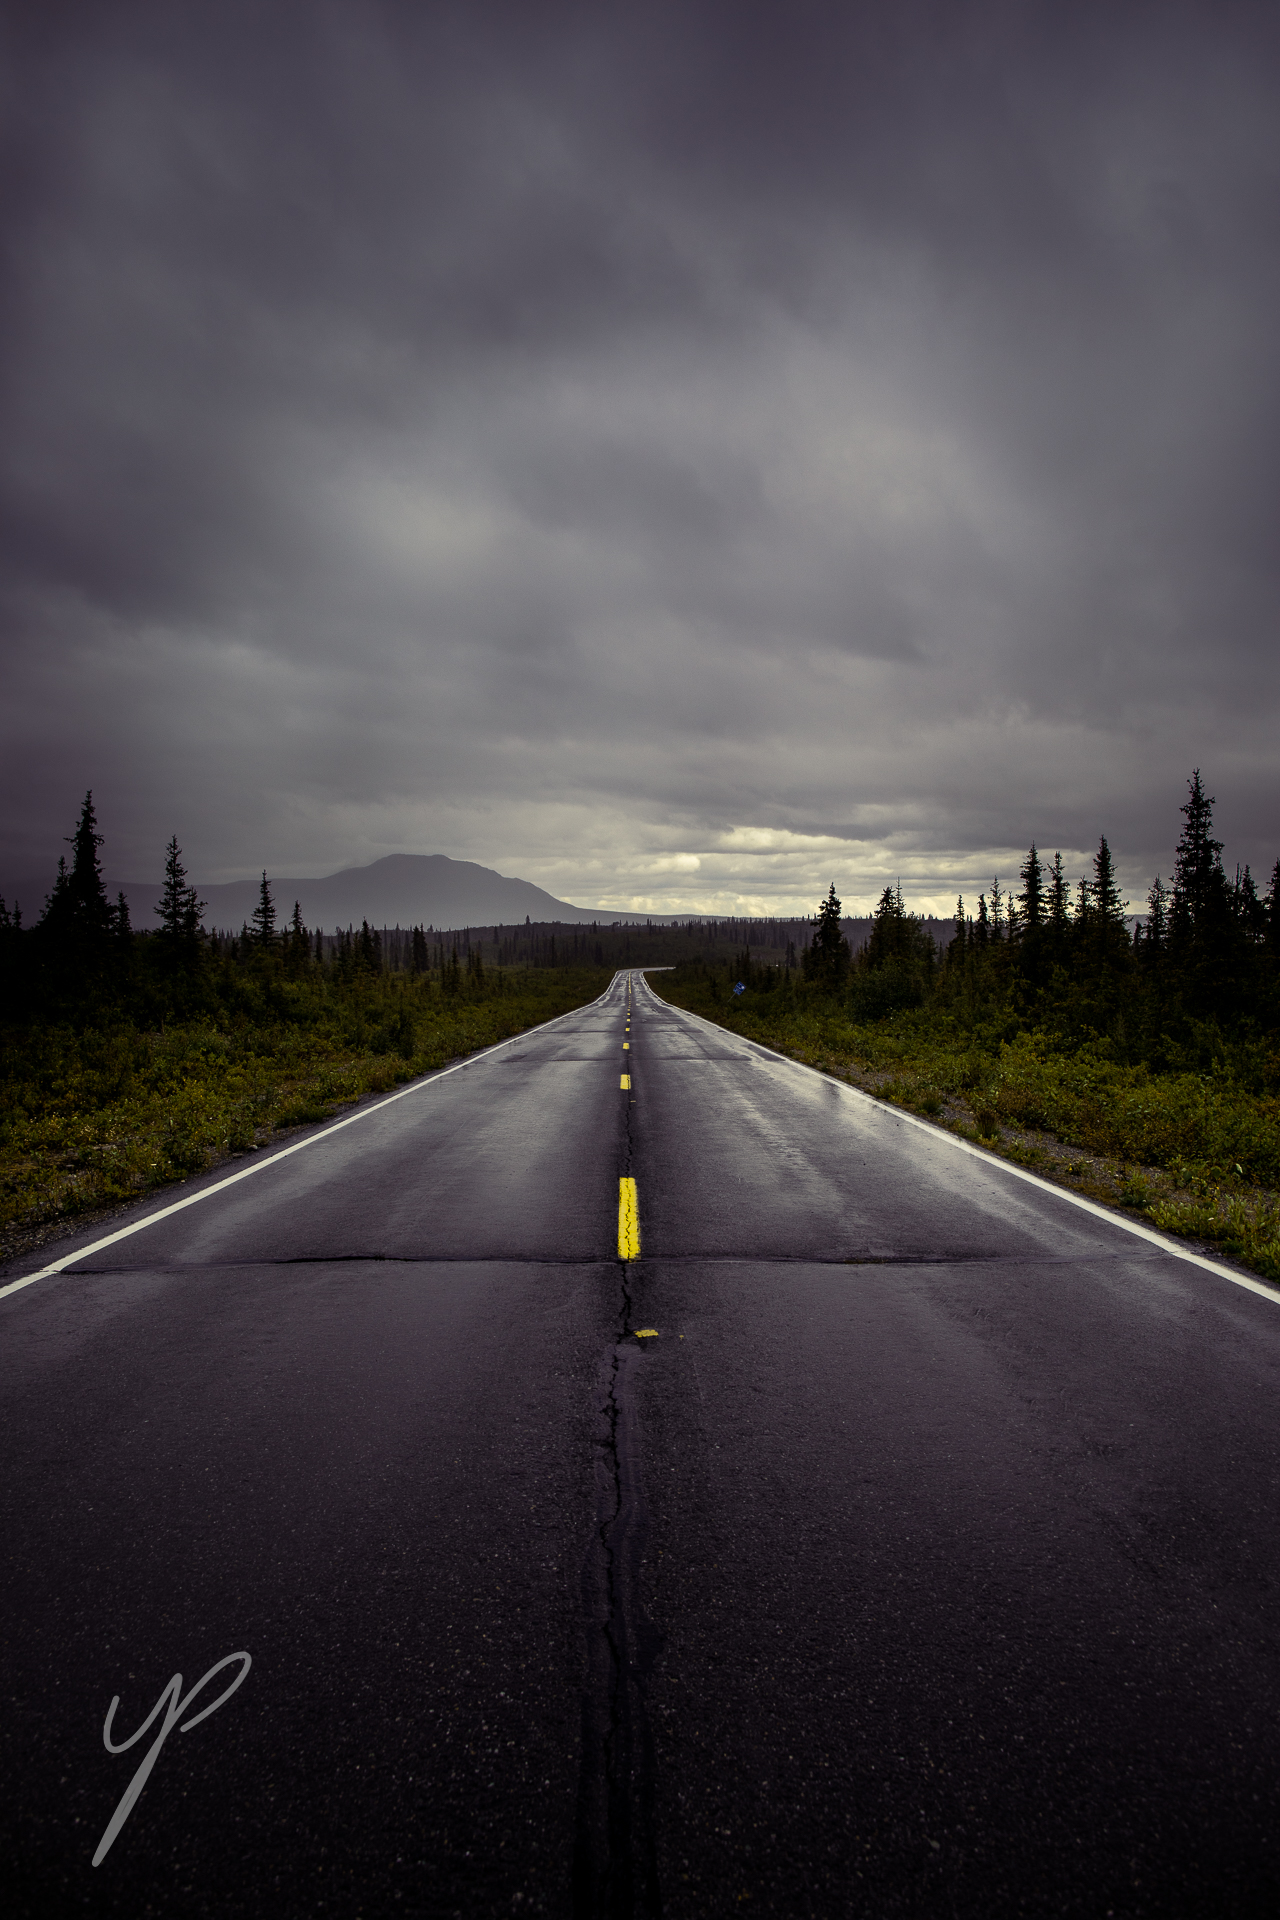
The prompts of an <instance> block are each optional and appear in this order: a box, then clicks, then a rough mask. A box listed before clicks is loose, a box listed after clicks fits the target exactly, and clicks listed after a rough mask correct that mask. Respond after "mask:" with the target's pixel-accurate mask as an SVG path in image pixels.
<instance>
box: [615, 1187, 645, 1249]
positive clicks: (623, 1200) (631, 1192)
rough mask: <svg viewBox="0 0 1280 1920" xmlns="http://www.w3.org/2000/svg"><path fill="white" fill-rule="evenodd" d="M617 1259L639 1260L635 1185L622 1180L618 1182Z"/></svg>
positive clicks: (638, 1228)
mask: <svg viewBox="0 0 1280 1920" xmlns="http://www.w3.org/2000/svg"><path fill="white" fill-rule="evenodd" d="M618 1258H619V1260H638V1259H639V1258H640V1207H639V1202H638V1201H637V1199H636V1183H635V1181H634V1180H629V1179H627V1178H625V1177H624V1178H623V1179H621V1180H619V1182H618Z"/></svg>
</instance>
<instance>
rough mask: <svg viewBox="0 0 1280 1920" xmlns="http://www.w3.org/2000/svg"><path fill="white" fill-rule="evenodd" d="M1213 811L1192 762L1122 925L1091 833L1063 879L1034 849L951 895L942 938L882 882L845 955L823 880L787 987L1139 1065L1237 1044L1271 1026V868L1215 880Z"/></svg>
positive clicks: (1276, 952)
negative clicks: (1160, 852)
mask: <svg viewBox="0 0 1280 1920" xmlns="http://www.w3.org/2000/svg"><path fill="white" fill-rule="evenodd" d="M1214 805H1215V801H1214V798H1213V796H1212V795H1211V794H1209V793H1208V792H1207V791H1206V789H1205V785H1204V781H1203V779H1202V778H1201V775H1200V771H1199V769H1198V768H1197V769H1196V771H1195V772H1193V774H1192V775H1191V778H1190V779H1189V780H1188V782H1187V799H1186V802H1185V804H1184V805H1183V806H1182V808H1181V818H1182V829H1181V833H1180V835H1179V838H1178V844H1177V850H1176V853H1175V856H1174V865H1173V872H1172V875H1171V876H1170V878H1169V880H1168V881H1167V882H1166V881H1165V879H1164V878H1163V877H1161V876H1160V875H1157V876H1156V878H1155V879H1154V880H1153V881H1152V883H1151V887H1150V890H1149V892H1148V895H1147V900H1146V909H1147V911H1146V914H1145V916H1142V915H1139V916H1136V917H1135V918H1134V921H1133V924H1132V926H1131V925H1130V920H1129V918H1128V915H1127V908H1128V906H1129V904H1130V903H1129V902H1128V901H1126V900H1124V899H1123V898H1122V897H1121V892H1120V887H1119V884H1118V882H1117V879H1116V870H1115V861H1114V857H1113V855H1112V852H1111V848H1110V845H1109V843H1108V841H1107V839H1106V836H1105V835H1103V836H1102V837H1100V839H1099V842H1098V849H1097V852H1096V853H1095V854H1094V856H1093V861H1092V870H1091V872H1089V873H1087V874H1085V875H1083V876H1081V877H1080V878H1079V879H1078V880H1077V881H1076V882H1075V884H1074V885H1073V884H1072V883H1071V881H1070V880H1069V879H1068V877H1067V874H1066V873H1065V871H1064V869H1063V862H1062V856H1061V854H1055V855H1054V857H1053V859H1052V860H1051V861H1050V860H1047V859H1046V858H1045V857H1044V856H1043V855H1042V854H1041V852H1040V850H1039V848H1038V847H1037V846H1036V845H1035V844H1034V843H1033V844H1032V845H1031V846H1030V847H1029V848H1028V850H1027V855H1026V858H1025V859H1024V861H1023V863H1022V866H1021V869H1020V871H1019V874H1018V882H1017V885H1016V886H1010V887H1004V886H1002V885H1001V883H1000V881H999V879H998V878H997V879H995V880H993V882H992V884H991V887H990V889H989V890H986V891H984V892H982V893H980V894H979V896H978V899H977V901H976V902H975V903H974V905H973V906H972V907H969V906H967V905H966V903H965V900H964V898H963V896H962V897H961V898H960V899H959V900H957V902H956V912H955V919H954V923H953V926H952V929H951V935H950V938H949V939H947V940H944V941H935V940H934V938H933V937H932V936H931V934H930V933H929V931H928V929H927V927H926V925H925V922H924V920H923V918H922V916H920V915H917V914H913V913H911V912H909V911H908V910H907V909H906V907H905V906H904V904H903V899H902V891H901V888H900V887H886V888H885V889H884V891H883V893H882V894H881V896H880V899H879V902H878V904H877V906H876V909H875V914H874V917H873V920H872V925H871V931H870V936H869V938H868V939H867V941H866V943H865V945H864V946H862V947H861V948H860V949H859V951H858V952H857V953H853V952H851V951H850V947H849V942H848V940H847V938H846V937H845V935H844V933H843V931H842V913H841V905H840V901H839V898H838V897H837V894H836V890H835V886H834V884H833V885H832V886H831V888H830V891H829V892H828V895H827V897H826V899H825V900H823V901H822V902H821V903H820V905H819V908H818V911H817V913H816V915H815V916H814V918H813V920H812V921H811V923H810V928H811V931H810V936H809V940H808V943H807V946H806V948H805V950H804V952H803V953H802V955H801V977H802V981H803V985H802V987H801V989H800V991H802V992H808V993H810V994H814V995H818V996H821V997H823V998H824V999H827V1000H834V1001H836V1002H838V1003H839V1004H840V1005H841V1006H843V1008H844V1009H845V1010H846V1011H847V1012H848V1014H849V1015H850V1016H851V1017H852V1018H853V1019H855V1020H860V1021H869V1020H879V1019H884V1018H886V1017H889V1016H891V1015H894V1014H899V1013H903V1012H909V1011H911V1010H915V1009H929V1010H930V1011H931V1012H932V1013H933V1014H935V1015H937V1016H940V1017H944V1018H948V1019H950V1020H952V1021H954V1022H959V1023H960V1024H962V1025H968V1026H971V1027H976V1026H986V1027H987V1028H988V1029H993V1030H995V1031H996V1032H997V1034H998V1033H999V1032H1000V1031H1001V1030H1002V1031H1003V1032H1004V1034H1005V1036H1006V1037H1012V1034H1013V1033H1014V1032H1016V1031H1018V1030H1027V1029H1039V1030H1040V1031H1042V1032H1043V1033H1045V1034H1046V1035H1048V1036H1050V1037H1056V1038H1057V1039H1059V1040H1060V1041H1062V1042H1063V1043H1064V1044H1081V1043H1086V1042H1092V1043H1095V1044H1099V1043H1101V1044H1104V1045H1105V1049H1106V1050H1108V1051H1109V1052H1110V1053H1111V1054H1112V1055H1113V1057H1115V1058H1117V1059H1127V1060H1132V1061H1138V1060H1143V1061H1146V1062H1147V1063H1148V1064H1151V1065H1153V1066H1160V1065H1168V1064H1175V1063H1176V1064H1180V1065H1186V1064H1189V1063H1190V1062H1191V1061H1193V1060H1204V1059H1207V1058H1213V1057H1214V1056H1215V1053H1216V1052H1218V1051H1220V1049H1221V1047H1222V1045H1223V1044H1224V1043H1230V1044H1234V1045H1236V1046H1243V1047H1244V1048H1246V1049H1248V1048H1249V1047H1251V1046H1254V1045H1255V1043H1259V1042H1262V1041H1263V1040H1264V1039H1266V1038H1267V1037H1268V1036H1271V1035H1274V1034H1275V1033H1276V1031H1277V1030H1278V1029H1280V860H1278V861H1277V862H1276V863H1275V865H1274V866H1273V868H1272V872H1271V875H1270V879H1269V882H1268V883H1267V886H1266V889H1265V891H1263V890H1261V889H1260V888H1259V887H1258V884H1257V882H1256V881H1255V879H1254V876H1253V875H1252V873H1251V872H1250V870H1249V868H1248V867H1247V866H1246V867H1239V866H1237V867H1236V868H1235V869H1234V872H1230V873H1229V872H1228V870H1227V868H1226V867H1225V866H1224V864H1223V859H1222V853H1223V844H1222V842H1221V840H1219V839H1218V838H1217V836H1216V835H1215V833H1214V826H1213V810H1214ZM718 971H722V969H721V970H718ZM729 977H730V979H731V981H732V984H733V985H734V986H736V985H737V984H738V983H739V982H741V984H742V986H743V987H744V989H747V990H750V989H754V990H755V991H757V992H761V991H763V992H770V991H776V990H777V989H778V988H780V987H784V986H786V985H787V981H788V975H787V973H786V970H785V969H784V968H782V967H769V966H765V967H761V966H760V965H759V964H758V962H757V961H756V960H755V958H754V956H753V955H752V953H751V951H750V949H744V950H743V951H742V952H741V953H740V954H735V955H734V957H733V961H732V963H731V965H730V968H729Z"/></svg>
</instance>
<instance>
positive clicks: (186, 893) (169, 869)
mask: <svg viewBox="0 0 1280 1920" xmlns="http://www.w3.org/2000/svg"><path fill="white" fill-rule="evenodd" d="M164 856H165V857H164V886H163V887H162V889H161V893H160V904H159V905H158V906H157V907H156V909H155V911H156V914H157V916H158V918H159V921H160V931H159V933H158V935H157V938H158V939H159V940H160V941H161V942H162V943H163V948H164V951H166V952H167V954H168V955H169V957H170V959H182V960H187V961H189V960H190V959H192V957H193V956H194V955H195V953H196V950H197V948H198V946H199V942H200V935H201V934H202V933H203V932H204V924H203V914H204V905H205V903H204V901H203V900H201V899H200V898H199V897H198V895H197V893H196V890H195V888H194V887H192V886H189V885H188V884H187V870H186V868H185V867H184V866H183V864H182V849H181V847H180V846H179V845H178V836H177V834H174V835H173V836H172V837H171V838H170V841H169V844H168V846H167V847H166V848H165V850H164Z"/></svg>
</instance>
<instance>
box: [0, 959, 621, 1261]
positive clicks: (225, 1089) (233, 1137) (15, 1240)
mask: <svg viewBox="0 0 1280 1920" xmlns="http://www.w3.org/2000/svg"><path fill="white" fill-rule="evenodd" d="M609 978H610V973H609V970H608V969H595V968H583V969H574V970H570V969H562V970H556V969H545V970H535V971H530V972H529V973H527V974H522V975H516V976H510V975H508V976H507V977H506V979H505V980H504V981H502V982H501V983H496V982H495V977H494V976H493V975H490V976H488V977H487V980H486V983H485V989H484V990H483V991H482V992H477V993H475V994H474V995H472V996H470V997H469V996H468V994H467V992H466V991H465V990H464V991H463V992H462V993H460V994H459V995H455V996H452V997H450V996H447V995H445V994H444V993H442V992H441V991H439V989H438V985H437V986H435V987H433V986H432V985H429V984H428V983H427V982H425V981H417V982H415V981H411V980H408V979H406V978H403V977H401V978H400V979H397V980H394V981H391V980H387V979H378V980H372V981H368V982H364V983H360V982H357V983H355V985H354V986H350V987H348V988H346V989H345V990H344V991H343V992H342V994H341V995H340V996H331V997H330V998H328V999H326V1000H324V1001H323V1002H321V1003H320V1005H319V1007H318V1008H317V1005H316V996H315V993H314V991H312V992H310V993H309V994H300V995H299V996H298V1002H297V1005H296V1006H294V1007H291V1006H290V1002H289V997H288V994H287V992H286V993H285V994H283V995H280V994H277V995H276V996H274V1005H273V1007H272V1009H271V1012H272V1016H273V1017H270V1018H263V1017H259V1018H257V1019H248V1018H246V1017H245V1016H244V1015H243V1014H241V1015H240V1016H238V1017H232V1018H228V1017H227V1014H226V1012H225V1010H224V1011H223V1012H222V1013H221V1014H214V1015H213V1016H211V1017H205V1018H202V1019H199V1020H193V1021H188V1022H184V1023H179V1024H177V1025H173V1024H167V1025H166V1026H165V1027H164V1028H163V1029H161V1030H159V1031H155V1032H150V1031H144V1030H141V1029H139V1028H138V1027H136V1026H133V1025H129V1024H124V1023H122V1024H119V1025H116V1026H113V1027H110V1028H107V1029H105V1030H96V1031H95V1030H91V1031H88V1032H82V1033H77V1032H75V1031H73V1030H72V1029H71V1028H69V1027H64V1026H52V1027H51V1026H35V1027H31V1026H28V1027H24V1028H21V1029H11V1030H9V1031H7V1032H5V1033H4V1034H3V1035H0V1042H2V1043H3V1054H2V1056H0V1058H2V1062H3V1065H2V1069H0V1257H5V1258H9V1257H12V1256H13V1254H14V1253H16V1252H19V1251H22V1250H23V1249H24V1248H25V1247H27V1246H30V1245H33V1244H38V1243H39V1241H41V1240H43V1239H47V1238H49V1237H50V1230H51V1229H53V1228H56V1227H57V1226H58V1225H59V1224H60V1223H64V1222H67V1221H70V1220H73V1219H76V1218H78V1217H83V1216H84V1215H86V1214H90V1215H92V1214H95V1213H100V1212H102V1211H103V1210H106V1209H110V1208H113V1207H117V1206H119V1205H121V1204H123V1203H125V1202H128V1201H131V1200H135V1199H137V1198H138V1197H139V1196H140V1195H143V1194H146V1193H148V1192H150V1191H151V1190H153V1189H155V1188H158V1187H163V1186H165V1185H166V1184H168V1183H169V1182H172V1181H174V1180H180V1179H183V1178H186V1177H189V1176H190V1175H192V1174H196V1173H200V1172H203V1171H204V1170H205V1169H207V1168H209V1167H212V1166H215V1165H217V1163H218V1162H219V1161H221V1160H224V1159H227V1158H229V1157H231V1156H233V1155H236V1154H243V1153H247V1152H250V1151H252V1150H253V1149H254V1148H256V1147H260V1146H263V1145H265V1144H266V1143H267V1142H268V1141H269V1140H270V1139H271V1138H272V1137H273V1135H274V1134H276V1133H278V1132H279V1131H281V1130H283V1129H288V1128H292V1127H298V1126H309V1125H315V1124H316V1123H318V1122H321V1121H324V1120H327V1119H330V1118H331V1117H332V1116H333V1115H334V1114H336V1113H338V1112H339V1111H340V1110H341V1109H342V1108H343V1107H346V1106H349V1105H350V1104H351V1103H352V1102H354V1101H358V1100H361V1099H363V1098H365V1097H366V1096H367V1095H369V1094H377V1093H385V1092H388V1091H389V1090H390V1089H391V1088H393V1087H395V1086H398V1085H402V1084H404V1083H405V1082H407V1081H409V1080H412V1079H415V1078H417V1076H418V1075H420V1074H423V1073H427V1072H430V1071H431V1070H432V1069H433V1068H436V1067H442V1066H444V1065H446V1064H447V1063H448V1062H449V1061H451V1060H454V1059H457V1058H459V1057H461V1056H464V1055H466V1054H468V1053H473V1052H475V1051H477V1050H478V1049H479V1048H482V1047H486V1046H491V1045H493V1044H494V1042H495V1041H498V1040H504V1039H507V1038H509V1037H510V1036H511V1035H512V1034H516V1033H520V1032H522V1031H524V1030H525V1029H526V1028H528V1027H531V1026H535V1025H537V1024H539V1023H540V1022H542V1021H544V1020H550V1019H553V1018H554V1017H555V1016H556V1015H557V1014H560V1013H567V1012H569V1011H570V1010H571V1009H572V1008H574V1007H579V1006H583V1005H584V1004H586V1003H587V1002H588V1001H590V1000H593V999H594V998H595V997H596V995H597V994H598V993H600V992H602V991H603V989H604V987H605V986H606V985H607V984H608V980H609ZM495 985H499V990H498V991H495V990H494V989H495ZM291 1012H293V1013H294V1014H295V1015H296V1016H297V1017H295V1018H290V1017H288V1016H289V1014H290V1013H291Z"/></svg>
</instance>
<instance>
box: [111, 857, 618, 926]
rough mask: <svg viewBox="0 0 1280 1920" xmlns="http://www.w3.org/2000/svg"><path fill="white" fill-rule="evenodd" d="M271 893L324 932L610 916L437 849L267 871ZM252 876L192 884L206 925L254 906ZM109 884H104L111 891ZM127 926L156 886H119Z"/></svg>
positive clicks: (282, 908) (279, 910)
mask: <svg viewBox="0 0 1280 1920" xmlns="http://www.w3.org/2000/svg"><path fill="white" fill-rule="evenodd" d="M267 879H268V880H269V882H270V884H271V897H272V899H273V900H274V901H275V903H276V914H277V917H278V921H279V924H280V925H281V926H283V925H284V924H285V922H286V921H287V920H288V918H289V915H290V914H291V913H292V912H293V903H294V901H295V900H297V901H298V902H299V904H300V905H301V908H302V918H303V920H304V921H305V923H306V924H307V926H309V927H322V928H324V929H325V931H326V932H331V931H332V930H333V928H335V927H346V926H356V927H358V926H359V925H360V922H361V921H362V920H367V921H368V922H369V925H370V926H371V927H416V926H418V925H419V924H421V925H422V926H424V927H429V926H434V927H436V928H441V927H478V926H483V925H485V924H489V925H492V926H516V925H518V926H523V924H524V921H525V917H526V915H527V916H528V918H529V919H530V920H560V921H563V922H566V923H568V924H571V925H575V926H578V925H582V924H583V923H589V922H590V921H592V920H601V921H604V922H605V923H606V924H607V923H609V922H611V921H613V920H616V919H617V918H618V914H617V913H616V911H611V910H609V909H607V908H602V907H573V906H570V905H569V904H568V902H567V901H565V900H557V899H556V898H555V896H554V894H550V893H547V892H545V891H544V889H543V888H542V887H535V886H534V885H533V883H532V881H529V880H511V879H508V878H507V877H506V875H505V874H501V873H495V872H494V870H493V868H492V867H480V866H477V865H476V863H475V861H474V860H450V859H449V858H448V857H447V856H446V855H445V854H443V853H389V854H388V855H387V856H386V858H385V859H383V860H375V861H373V862H372V864H371V865H369V866H367V867H344V868H343V869H342V872H341V873H330V874H328V875H326V876H325V878H324V879H322V880H278V879H277V878H276V876H275V875H274V874H272V873H269V874H268V875H267ZM260 885H261V882H260V881H258V880H229V881H226V882H224V883H222V884H221V885H215V886H200V887H198V888H197V891H198V893H199V895H200V898H201V899H202V900H203V901H204V902H205V903H206V905H205V915H204V923H205V925H206V926H207V927H229V928H231V929H233V930H235V931H238V930H239V928H240V927H241V926H242V925H243V924H244V922H245V921H247V920H248V918H249V916H250V914H251V913H252V912H253V910H254V908H255V907H256V906H257V904H258V890H259V887H260ZM114 891H115V889H114V888H112V892H114ZM124 893H125V896H126V897H127V899H128V902H129V914H130V918H131V919H132V921H133V924H134V926H135V927H139V928H144V927H154V926H155V924H156V918H155V913H154V911H153V909H154V907H155V904H156V902H157V900H158V899H159V898H160V888H159V885H158V884H156V883H154V882H153V883H151V884H146V883H142V882H131V883H128V884H126V885H125V887H124Z"/></svg>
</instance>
